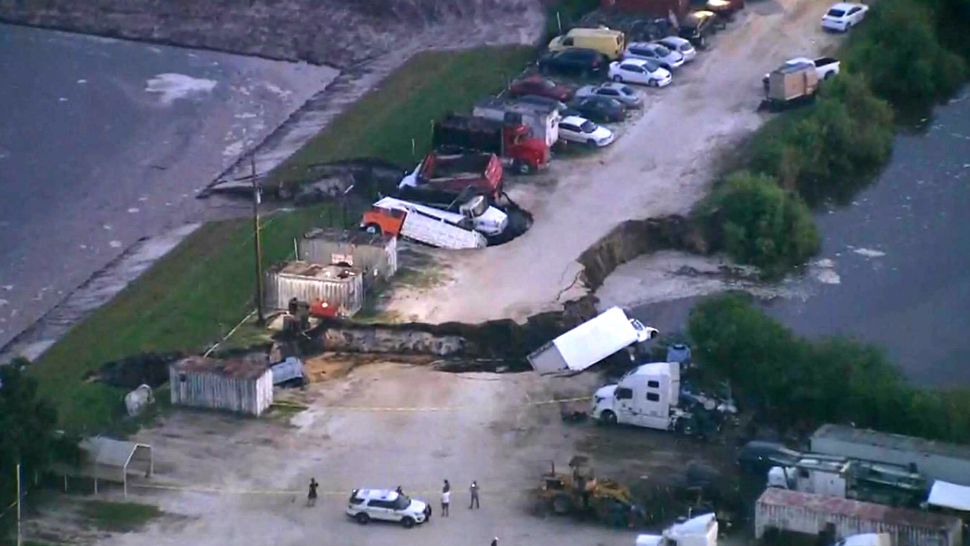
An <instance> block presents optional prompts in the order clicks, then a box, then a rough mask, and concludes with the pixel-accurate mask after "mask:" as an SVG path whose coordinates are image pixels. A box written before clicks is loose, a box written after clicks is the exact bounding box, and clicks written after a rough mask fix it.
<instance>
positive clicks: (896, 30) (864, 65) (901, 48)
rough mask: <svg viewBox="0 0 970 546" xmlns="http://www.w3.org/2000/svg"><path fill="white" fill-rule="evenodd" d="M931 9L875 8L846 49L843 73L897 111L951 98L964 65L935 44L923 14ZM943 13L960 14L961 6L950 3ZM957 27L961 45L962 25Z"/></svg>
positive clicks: (899, 2)
mask: <svg viewBox="0 0 970 546" xmlns="http://www.w3.org/2000/svg"><path fill="white" fill-rule="evenodd" d="M934 3H940V4H942V2H937V0H924V2H918V1H916V0H886V1H884V2H880V3H879V4H878V6H876V7H875V8H873V10H872V13H871V14H870V16H869V17H868V20H867V21H866V24H865V25H864V26H863V27H861V28H860V33H859V35H858V36H855V37H854V40H853V42H852V43H851V46H850V47H849V48H848V52H849V55H848V57H847V59H846V61H847V63H846V64H847V67H848V68H849V70H851V71H852V72H855V73H859V74H864V75H866V76H867V77H868V79H869V82H870V84H871V85H872V89H873V91H874V92H875V93H876V95H878V96H879V97H882V98H884V99H886V100H888V101H889V102H891V103H892V104H893V105H894V106H896V107H897V108H927V107H929V106H931V105H932V104H933V103H934V102H936V101H938V100H940V99H941V98H943V97H946V96H948V95H951V94H952V93H953V92H955V91H956V90H957V88H958V87H959V86H960V84H961V83H962V82H963V81H964V80H965V78H966V64H965V63H964V61H963V60H962V59H961V58H960V56H959V55H957V54H955V53H953V52H952V51H950V50H948V49H947V48H946V47H944V46H943V45H942V44H941V43H940V39H939V36H938V35H937V29H936V25H937V24H938V23H937V21H935V20H934V18H933V15H932V12H931V11H930V9H929V7H930V6H933V4H934ZM940 7H942V6H940ZM948 7H950V8H951V9H953V10H956V11H957V12H959V10H961V9H965V7H964V5H963V2H962V0H961V1H956V0H950V2H949V4H948ZM941 11H943V10H941ZM960 24H962V25H963V34H964V38H963V39H964V40H966V37H965V34H966V28H967V27H966V24H967V20H964V21H963V22H962V23H960Z"/></svg>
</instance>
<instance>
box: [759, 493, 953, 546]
mask: <svg viewBox="0 0 970 546" xmlns="http://www.w3.org/2000/svg"><path fill="white" fill-rule="evenodd" d="M770 530H776V531H783V532H792V533H800V534H804V535H813V536H814V535H819V534H823V533H828V534H830V535H834V537H830V538H844V537H847V536H852V535H857V534H862V533H888V534H890V535H892V537H893V541H894V542H893V543H894V544H895V545H896V546H960V545H961V544H962V543H963V538H962V537H963V535H962V522H961V521H960V519H959V518H956V517H952V516H945V515H942V514H932V513H929V512H922V511H917V510H910V509H906V508H894V507H891V506H885V505H882V504H873V503H868V502H861V501H856V500H851V499H843V498H838V497H828V496H824V495H816V494H812V493H802V492H800V491H789V490H785V489H777V488H774V487H770V488H768V489H766V490H765V492H764V493H762V494H761V496H760V497H759V498H758V502H757V506H756V507H755V538H758V539H761V538H763V537H764V536H765V534H766V533H769V531H770Z"/></svg>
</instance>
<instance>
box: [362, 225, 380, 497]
mask: <svg viewBox="0 0 970 546" xmlns="http://www.w3.org/2000/svg"><path fill="white" fill-rule="evenodd" d="M364 231H366V232H367V233H373V234H375V235H377V234H380V233H381V232H382V231H383V230H382V229H381V226H379V225H377V224H367V225H366V226H364ZM364 515H365V516H366V515H367V514H364Z"/></svg>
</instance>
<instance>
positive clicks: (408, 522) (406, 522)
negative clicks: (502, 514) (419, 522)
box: [401, 516, 414, 529]
mask: <svg viewBox="0 0 970 546" xmlns="http://www.w3.org/2000/svg"><path fill="white" fill-rule="evenodd" d="M401 525H403V526H404V528H405V529H410V528H411V527H414V518H412V517H411V516H404V518H403V519H401Z"/></svg>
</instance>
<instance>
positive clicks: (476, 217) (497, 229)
mask: <svg viewBox="0 0 970 546" xmlns="http://www.w3.org/2000/svg"><path fill="white" fill-rule="evenodd" d="M374 206H375V207H380V208H385V209H397V210H403V211H405V212H413V211H418V212H420V213H422V214H424V215H425V216H430V217H432V218H436V219H438V220H442V221H444V222H448V223H449V224H454V225H456V226H459V227H469V226H470V227H471V228H472V229H474V230H475V231H477V232H479V233H482V234H484V235H486V236H491V237H494V236H496V235H500V234H501V233H502V232H503V231H505V228H506V227H507V226H508V225H509V217H508V215H507V214H505V213H504V212H502V211H501V210H499V209H497V208H495V207H493V206H490V205H489V204H488V200H487V199H485V196H482V195H476V196H475V197H473V198H472V199H469V200H468V201H467V202H466V203H463V204H462V205H461V206H460V207H459V209H458V210H459V211H460V212H450V211H447V210H442V209H439V208H436V207H430V206H428V205H421V204H418V203H412V202H411V201H405V200H403V199H395V198H393V197H385V198H383V199H381V200H380V201H378V202H376V203H374Z"/></svg>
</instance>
